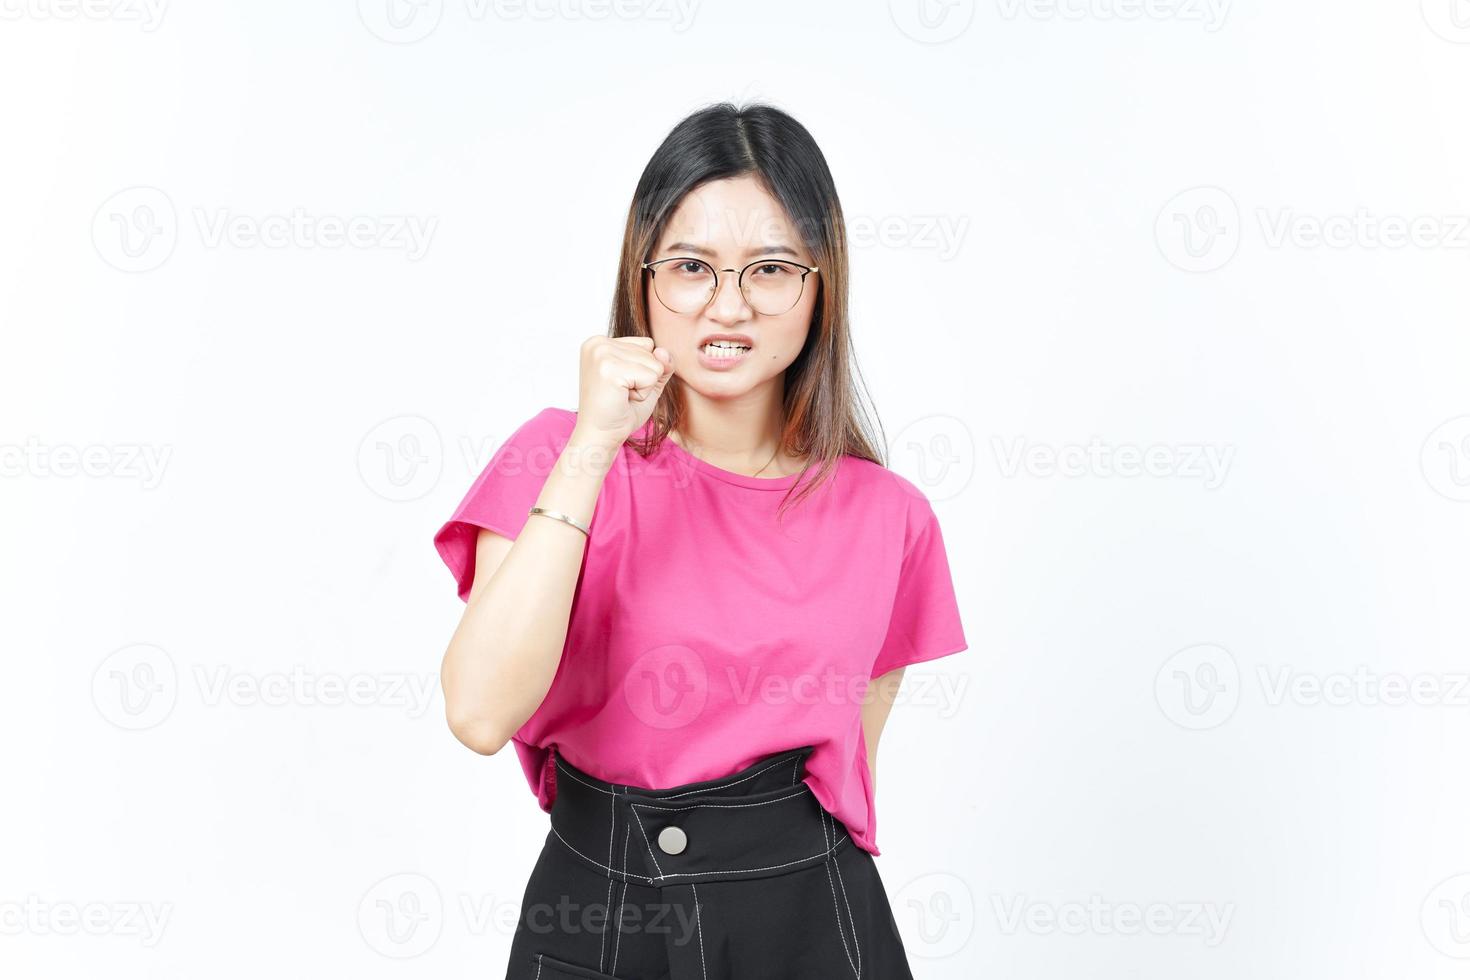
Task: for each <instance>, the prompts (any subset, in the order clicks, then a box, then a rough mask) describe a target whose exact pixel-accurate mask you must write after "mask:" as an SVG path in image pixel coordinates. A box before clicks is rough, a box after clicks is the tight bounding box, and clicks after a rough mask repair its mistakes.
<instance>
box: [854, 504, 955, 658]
mask: <svg viewBox="0 0 1470 980" xmlns="http://www.w3.org/2000/svg"><path fill="white" fill-rule="evenodd" d="M905 537H906V542H907V543H906V547H905V550H904V557H903V563H902V565H901V567H900V569H899V576H898V589H897V591H896V592H895V594H894V598H893V611H892V613H891V615H890V616H889V623H888V634H887V636H886V637H885V638H884V640H883V646H882V648H881V649H880V650H879V651H878V656H877V658H876V659H875V660H874V662H873V672H872V675H871V676H873V677H879V676H881V675H883V674H886V673H888V672H889V671H890V670H897V669H898V668H899V667H906V666H908V665H909V664H914V663H919V662H921V661H925V660H935V659H937V658H939V657H944V656H948V655H949V654H951V653H959V652H960V651H962V650H966V649H968V648H969V643H968V641H967V640H966V639H965V631H964V627H963V625H962V624H961V622H960V609H959V602H958V601H957V600H956V598H955V591H954V581H953V579H952V578H951V577H950V572H949V557H948V555H947V554H946V553H945V550H944V536H943V534H941V533H940V530H939V519H938V518H937V517H936V516H935V514H934V508H933V507H932V506H930V504H929V501H928V500H926V499H924V498H923V497H919V498H917V499H913V498H911V503H910V510H909V517H908V519H907V527H906V529H905Z"/></svg>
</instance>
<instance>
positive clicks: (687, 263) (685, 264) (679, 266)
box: [671, 259, 708, 276]
mask: <svg viewBox="0 0 1470 980" xmlns="http://www.w3.org/2000/svg"><path fill="white" fill-rule="evenodd" d="M671 264H672V265H673V267H674V272H675V273H677V274H678V275H681V276H703V275H708V273H706V272H705V269H704V263H703V262H695V261H694V260H693V259H684V260H683V261H681V262H674V263H671Z"/></svg>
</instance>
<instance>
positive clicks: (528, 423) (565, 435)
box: [506, 405, 577, 450]
mask: <svg viewBox="0 0 1470 980" xmlns="http://www.w3.org/2000/svg"><path fill="white" fill-rule="evenodd" d="M576 424H577V413H576V412H574V411H572V410H571V409H567V408H557V407H556V406H554V405H548V406H547V407H545V408H543V409H541V410H540V411H539V412H537V413H536V414H535V415H532V416H531V417H530V418H527V419H526V420H525V421H523V422H521V424H520V425H519V426H517V427H516V430H515V431H514V432H512V433H511V435H510V437H509V438H508V439H507V440H506V445H508V446H520V447H524V448H531V447H535V446H553V447H555V448H556V449H557V450H560V449H561V447H562V446H564V445H566V442H567V440H568V439H569V438H571V434H572V429H573V427H575V426H576Z"/></svg>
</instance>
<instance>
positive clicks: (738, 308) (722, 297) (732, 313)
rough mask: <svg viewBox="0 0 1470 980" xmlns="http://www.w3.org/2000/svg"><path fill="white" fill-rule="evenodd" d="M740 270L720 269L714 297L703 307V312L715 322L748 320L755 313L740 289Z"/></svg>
mask: <svg viewBox="0 0 1470 980" xmlns="http://www.w3.org/2000/svg"><path fill="white" fill-rule="evenodd" d="M739 277H740V270H738V269H721V270H720V281H719V284H718V285H717V286H716V287H715V298H714V299H712V300H710V303H709V306H708V307H706V308H705V314H706V315H707V316H708V317H709V318H710V319H711V320H714V321H716V322H717V323H738V322H740V321H741V320H748V319H750V317H751V316H752V315H753V314H754V313H755V311H754V310H752V309H751V308H750V304H749V303H747V302H746V301H745V294H744V293H742V292H741V291H740V282H739Z"/></svg>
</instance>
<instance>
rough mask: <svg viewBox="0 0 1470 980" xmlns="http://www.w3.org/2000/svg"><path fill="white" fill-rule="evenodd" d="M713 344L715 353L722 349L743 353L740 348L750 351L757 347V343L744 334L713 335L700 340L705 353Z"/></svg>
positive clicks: (701, 348) (707, 335)
mask: <svg viewBox="0 0 1470 980" xmlns="http://www.w3.org/2000/svg"><path fill="white" fill-rule="evenodd" d="M711 344H714V345H715V348H714V353H719V351H720V350H721V349H724V350H729V351H733V352H735V353H742V352H741V351H739V350H738V348H741V347H743V348H745V350H750V349H751V348H752V347H754V346H755V341H753V340H751V339H750V338H749V337H748V336H746V335H745V334H743V333H712V334H706V335H705V336H704V337H702V338H700V341H699V349H700V350H701V351H705V350H706V349H708V348H709V346H710V345H711Z"/></svg>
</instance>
